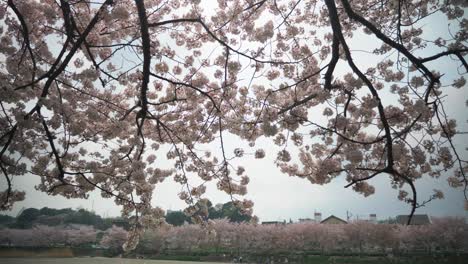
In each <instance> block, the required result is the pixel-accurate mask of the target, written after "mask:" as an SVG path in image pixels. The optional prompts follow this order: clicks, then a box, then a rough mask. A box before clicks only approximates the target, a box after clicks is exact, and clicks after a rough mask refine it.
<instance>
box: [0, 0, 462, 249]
mask: <svg viewBox="0 0 468 264" xmlns="http://www.w3.org/2000/svg"><path fill="white" fill-rule="evenodd" d="M467 6H468V4H467V2H466V1H433V0H426V1H417V2H414V1H406V0H391V1H381V0H371V1H362V0H355V1H349V0H323V1H318V0H311V1H301V0H288V1H280V0H272V1H268V0H258V1H250V0H232V1H228V0H218V1H217V2H216V3H214V2H213V1H201V0H197V1H188V0H183V1H181V0H174V1H160V0H145V1H144V0H135V1H131V0H119V1H117V0H103V1H97V2H88V1H74V0H72V1H66V0H60V1H52V0H40V1H37V0H21V1H19V0H7V1H3V2H2V3H0V20H1V21H2V26H1V28H0V34H1V37H0V47H1V49H0V53H1V56H0V58H1V60H2V64H1V69H0V80H1V83H2V84H1V93H0V108H1V109H0V170H1V173H2V174H3V178H4V182H6V184H5V186H6V188H5V190H3V191H2V192H0V200H1V209H3V210H7V209H11V208H12V206H13V204H14V202H16V201H20V200H23V199H24V197H25V193H24V191H23V190H21V189H17V188H18V187H19V186H14V184H13V183H14V180H13V179H14V177H18V176H22V175H25V174H33V175H37V176H38V177H39V179H40V184H39V185H38V186H36V187H37V189H38V190H40V191H43V192H46V193H48V194H50V195H62V196H65V197H68V198H86V197H87V196H88V194H89V193H90V192H91V191H95V190H98V191H100V192H101V194H102V196H103V197H106V198H113V199H114V200H115V203H116V204H118V205H121V206H122V207H123V215H124V216H126V217H130V216H134V217H136V218H135V219H136V220H135V228H134V229H133V231H132V234H133V235H132V236H130V238H132V239H133V240H132V241H133V242H132V243H129V247H130V248H131V247H134V246H136V243H135V241H137V239H138V235H139V234H141V230H140V229H141V227H143V226H148V225H154V224H156V225H158V224H160V220H155V219H161V218H162V217H163V216H164V212H162V210H160V209H159V208H154V207H152V206H151V203H150V202H151V199H152V197H153V191H154V189H155V186H157V185H158V184H159V183H161V182H162V181H164V180H165V179H167V178H172V179H173V180H174V181H176V182H178V183H180V184H181V186H182V188H183V189H182V191H181V192H180V193H179V197H180V198H181V199H182V200H184V201H186V202H187V203H188V205H189V206H188V208H187V210H186V211H187V213H188V214H190V215H194V216H196V219H198V221H204V220H206V214H207V211H208V210H206V208H205V207H204V206H203V203H197V201H198V200H199V199H200V198H201V197H202V196H203V194H204V192H205V191H206V185H207V183H208V182H212V181H213V182H216V186H217V187H218V189H219V190H222V191H224V192H226V193H227V195H229V196H230V198H231V199H232V201H233V202H234V204H235V205H236V206H238V207H239V208H242V211H243V212H244V213H251V211H252V206H253V203H252V201H249V200H245V199H244V200H243V199H242V198H241V197H242V195H244V194H245V193H246V192H247V187H246V186H247V185H248V182H249V176H248V175H247V172H246V171H245V169H244V168H243V167H242V166H239V164H238V163H236V162H237V161H238V160H239V159H240V158H242V157H244V158H246V157H245V156H252V157H255V158H263V157H264V156H265V155H267V154H272V155H276V161H275V165H276V166H278V167H279V168H280V169H281V171H282V172H283V173H285V174H289V175H291V176H297V177H301V178H304V179H307V180H308V181H310V182H311V183H313V184H326V183H328V182H330V181H332V180H333V179H334V178H335V177H338V176H339V175H345V177H346V180H347V181H348V184H347V185H346V187H352V188H353V189H354V190H355V191H357V192H360V193H362V194H363V195H364V196H368V195H371V194H372V193H374V191H375V189H374V187H373V186H372V185H370V184H369V183H368V180H370V179H372V178H374V177H377V176H378V177H385V176H386V177H389V179H390V181H391V186H392V187H393V188H396V189H399V190H400V195H399V198H400V199H402V200H404V201H406V202H408V203H409V204H410V206H411V210H410V214H411V215H413V213H414V211H415V210H416V208H418V207H419V206H422V205H424V204H425V203H426V202H427V201H429V200H432V199H436V198H442V197H443V193H442V192H440V191H439V190H434V195H432V196H431V197H423V198H421V197H418V195H417V190H416V187H415V184H414V182H415V181H416V180H417V179H420V178H430V177H435V178H438V177H445V178H447V180H448V182H449V184H450V185H451V186H453V187H455V188H456V187H461V188H464V193H465V199H466V197H467V191H466V190H467V186H468V178H467V177H466V171H467V169H468V165H467V160H466V158H464V157H463V156H464V153H463V147H462V148H461V149H460V148H459V147H458V146H457V144H456V143H455V140H457V139H458V138H460V137H461V136H462V134H460V133H459V131H458V130H457V126H456V125H457V120H456V119H453V117H450V116H448V114H447V111H446V107H447V106H445V105H444V102H445V97H446V96H447V94H450V92H451V91H452V90H453V89H456V88H459V89H466V80H465V76H466V73H467V70H468V64H467V62H466V54H467V52H468V48H467V46H466V43H467V34H466V32H467V28H468V21H467V19H466V17H464V11H465V10H464V8H466V7H467ZM434 23H435V24H436V25H437V26H440V25H441V24H444V25H446V27H447V29H448V30H447V31H449V32H450V34H448V35H440V36H434V35H430V34H426V32H425V28H427V27H430V26H427V25H428V24H434ZM358 38H364V39H365V40H366V42H368V43H375V45H374V46H372V47H365V48H367V50H364V51H362V50H358V49H360V48H361V45H356V43H355V42H356V39H358ZM356 46H358V47H356ZM363 54H364V55H363ZM363 57H365V58H366V59H363ZM442 61H443V62H445V63H448V65H450V67H447V68H442V67H438V63H439V62H442ZM454 68H456V69H457V71H453V70H451V69H454ZM233 135H235V137H237V138H238V139H239V140H243V141H246V142H248V143H249V144H250V148H252V149H243V148H235V149H228V148H227V146H226V144H225V141H226V138H227V137H231V136H233ZM260 137H266V138H270V139H271V140H272V141H273V142H274V143H275V144H276V145H277V146H276V148H277V150H274V148H271V149H268V150H267V151H266V150H263V149H260V148H259V149H255V148H254V146H255V141H256V140H257V139H258V138H260ZM213 146H217V147H214V148H213ZM268 151H270V152H268ZM272 152H273V153H272ZM161 159H167V160H169V162H168V163H167V164H170V166H163V165H162V164H163V163H162V162H158V161H157V160H161ZM193 177H198V178H199V180H198V181H191V180H190V179H192V178H193ZM200 182H201V183H200ZM2 186H3V185H2ZM426 198H427V200H425V199H426ZM410 219H411V217H410V218H409V219H408V221H410ZM154 221H156V222H154Z"/></svg>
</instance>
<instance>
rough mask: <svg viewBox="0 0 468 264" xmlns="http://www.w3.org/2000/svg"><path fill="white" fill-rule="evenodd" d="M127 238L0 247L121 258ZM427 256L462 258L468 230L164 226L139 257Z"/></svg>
mask: <svg viewBox="0 0 468 264" xmlns="http://www.w3.org/2000/svg"><path fill="white" fill-rule="evenodd" d="M128 235H129V233H128V232H127V231H126V230H124V229H122V228H120V227H116V226H114V227H112V228H110V229H108V230H106V231H104V232H102V231H97V230H95V229H93V228H92V227H88V226H71V227H68V228H63V229H57V228H56V227H47V226H37V227H35V228H33V229H28V230H23V229H3V230H0V244H2V245H9V246H30V247H51V246H82V245H84V244H97V243H99V244H100V245H101V246H102V247H105V248H109V249H111V250H114V252H121V250H122V248H123V247H124V243H125V242H126V241H127V236H128ZM390 248H391V249H392V251H393V252H414V251H418V250H422V251H425V252H427V253H430V252H432V251H434V250H442V251H451V252H462V251H467V250H468V225H467V224H466V223H465V222H464V220H463V219H459V218H443V219H435V220H434V221H433V223H432V224H431V225H424V226H403V225H393V224H373V223H369V222H363V221H361V222H353V223H350V224H344V225H323V224H315V223H296V224H288V225H254V224H249V223H230V222H229V221H227V220H225V219H222V220H214V221H210V222H209V224H208V225H207V226H205V227H203V226H200V225H184V226H180V227H173V226H168V225H167V226H163V227H162V228H158V229H154V230H147V231H146V232H145V233H144V234H143V235H142V238H141V239H140V243H139V245H138V247H137V249H136V250H137V252H138V253H142V254H160V253H165V252H169V251H177V252H185V253H190V252H195V251H196V252H199V251H210V252H215V253H218V254H223V253H232V254H250V253H255V254H275V253H281V252H304V251H315V252H317V251H318V252H321V253H333V252H338V251H341V252H345V251H347V252H355V253H357V252H359V253H363V252H366V253H371V252H382V253H385V252H386V253H388V251H389V249H390Z"/></svg>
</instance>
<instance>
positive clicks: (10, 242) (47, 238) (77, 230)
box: [0, 225, 107, 247]
mask: <svg viewBox="0 0 468 264" xmlns="http://www.w3.org/2000/svg"><path fill="white" fill-rule="evenodd" d="M106 232H107V231H106ZM97 235H98V231H97V230H95V229H94V227H92V226H86V225H72V226H69V227H67V228H57V227H55V226H54V227H51V226H45V225H38V226H35V227H34V228H31V229H1V230H0V245H3V246H21V247H55V246H73V247H76V246H81V245H84V244H94V243H96V239H97Z"/></svg>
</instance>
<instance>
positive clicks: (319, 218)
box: [314, 213, 322, 224]
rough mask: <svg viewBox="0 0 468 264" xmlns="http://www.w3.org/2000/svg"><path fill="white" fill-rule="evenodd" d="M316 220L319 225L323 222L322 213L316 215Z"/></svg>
mask: <svg viewBox="0 0 468 264" xmlns="http://www.w3.org/2000/svg"><path fill="white" fill-rule="evenodd" d="M314 220H315V223H317V224H318V223H320V222H322V213H314Z"/></svg>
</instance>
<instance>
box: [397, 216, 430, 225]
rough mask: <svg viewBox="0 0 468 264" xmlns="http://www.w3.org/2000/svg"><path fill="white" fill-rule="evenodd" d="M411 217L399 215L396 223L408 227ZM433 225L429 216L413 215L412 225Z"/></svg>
mask: <svg viewBox="0 0 468 264" xmlns="http://www.w3.org/2000/svg"><path fill="white" fill-rule="evenodd" d="M408 218H409V215H397V217H396V222H397V224H400V225H406V224H407V223H408ZM429 224H432V221H431V219H430V218H429V216H428V215H427V214H420V215H417V214H415V215H413V217H412V218H411V223H410V225H429Z"/></svg>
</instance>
